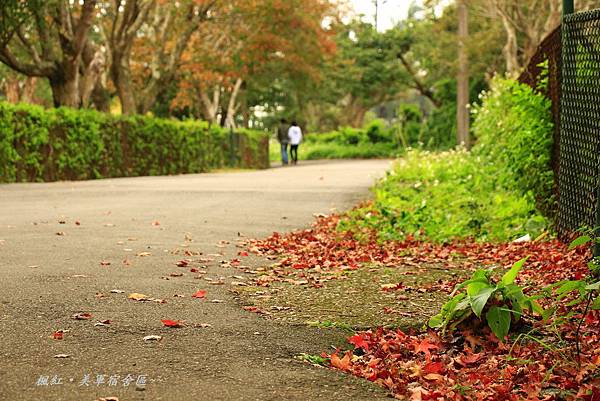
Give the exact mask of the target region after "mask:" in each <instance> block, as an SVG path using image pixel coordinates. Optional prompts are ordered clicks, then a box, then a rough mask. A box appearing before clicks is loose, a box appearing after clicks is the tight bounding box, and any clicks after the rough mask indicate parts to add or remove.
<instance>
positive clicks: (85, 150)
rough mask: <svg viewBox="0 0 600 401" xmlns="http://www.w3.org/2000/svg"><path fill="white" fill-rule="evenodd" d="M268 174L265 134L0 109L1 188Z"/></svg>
mask: <svg viewBox="0 0 600 401" xmlns="http://www.w3.org/2000/svg"><path fill="white" fill-rule="evenodd" d="M223 167H234V168H268V167H269V138H268V135H267V134H264V133H261V132H255V131H248V130H239V131H237V132H234V133H230V132H229V131H227V130H225V129H222V128H220V127H209V125H208V123H205V122H201V121H185V122H181V121H175V120H165V119H160V118H153V117H145V116H113V115H110V114H104V113H99V112H96V111H93V110H75V109H69V108H58V109H49V110H46V109H43V108H42V107H39V106H33V105H25V104H19V105H13V104H9V103H4V102H0V182H24V181H30V182H34V181H57V180H86V179H95V178H109V177H136V176H145V175H170V174H185V173H199V172H205V171H208V170H210V169H215V168H223Z"/></svg>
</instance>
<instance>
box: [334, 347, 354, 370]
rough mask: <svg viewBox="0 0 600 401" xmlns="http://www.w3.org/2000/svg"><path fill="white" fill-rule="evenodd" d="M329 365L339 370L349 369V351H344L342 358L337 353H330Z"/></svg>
mask: <svg viewBox="0 0 600 401" xmlns="http://www.w3.org/2000/svg"><path fill="white" fill-rule="evenodd" d="M331 366H332V367H334V368H336V369H340V370H346V371H347V370H350V366H351V364H350V351H348V352H346V355H344V357H343V358H340V357H339V356H338V354H333V355H331Z"/></svg>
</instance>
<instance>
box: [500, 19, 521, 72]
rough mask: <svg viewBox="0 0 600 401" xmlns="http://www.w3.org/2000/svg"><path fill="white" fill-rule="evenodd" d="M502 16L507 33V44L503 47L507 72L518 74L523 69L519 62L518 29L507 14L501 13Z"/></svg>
mask: <svg viewBox="0 0 600 401" xmlns="http://www.w3.org/2000/svg"><path fill="white" fill-rule="evenodd" d="M500 18H501V19H502V25H503V26H504V31H505V33H506V44H505V45H504V49H502V52H503V53H504V58H505V59H506V72H507V73H508V74H509V75H516V74H518V72H519V70H520V69H521V66H520V64H519V45H518V42H517V30H516V29H515V27H514V26H513V25H512V24H511V23H510V21H509V20H508V18H506V16H505V15H503V14H501V15H500Z"/></svg>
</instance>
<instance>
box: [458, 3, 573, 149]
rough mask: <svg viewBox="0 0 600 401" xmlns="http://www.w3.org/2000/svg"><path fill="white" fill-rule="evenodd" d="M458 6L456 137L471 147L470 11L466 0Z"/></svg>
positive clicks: (462, 143) (464, 144)
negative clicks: (468, 45) (468, 47)
mask: <svg viewBox="0 0 600 401" xmlns="http://www.w3.org/2000/svg"><path fill="white" fill-rule="evenodd" d="M565 1H566V0H565ZM457 6H458V75H457V77H456V84H457V88H456V94H457V95H456V127H457V130H456V137H457V138H456V139H457V140H458V144H459V145H462V146H465V147H466V148H469V145H470V144H469V125H470V124H469V55H468V53H467V41H468V39H469V11H468V9H467V4H466V0H457Z"/></svg>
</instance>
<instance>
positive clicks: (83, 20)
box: [0, 0, 101, 107]
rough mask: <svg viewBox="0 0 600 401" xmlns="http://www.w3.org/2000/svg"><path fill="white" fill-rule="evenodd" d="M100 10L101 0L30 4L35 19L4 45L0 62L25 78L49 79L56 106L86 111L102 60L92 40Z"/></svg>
mask: <svg viewBox="0 0 600 401" xmlns="http://www.w3.org/2000/svg"><path fill="white" fill-rule="evenodd" d="M96 5H97V0H82V1H79V2H72V1H69V0H52V1H49V2H46V3H44V4H43V5H41V6H40V7H35V6H37V4H34V3H31V4H30V3H27V4H26V6H27V12H28V14H29V15H30V16H31V18H30V19H28V20H26V21H24V22H23V23H22V24H20V25H18V26H17V27H15V30H14V33H13V34H12V35H9V36H7V39H8V40H7V41H6V42H5V43H3V44H0V62H2V63H4V64H5V65H7V66H8V67H10V68H11V69H13V70H15V71H17V72H19V73H21V74H23V75H25V76H28V77H42V78H46V79H48V81H49V83H50V86H51V88H52V94H53V99H54V104H55V105H56V106H71V107H80V106H82V104H83V103H84V102H85V98H86V97H88V96H90V94H91V91H90V90H87V88H86V84H88V83H89V82H90V81H93V80H94V79H93V77H92V75H95V74H96V73H97V70H98V69H97V65H98V64H99V63H100V61H99V60H98V59H99V58H100V57H101V55H100V54H99V53H96V52H93V51H92V50H91V46H90V41H89V34H90V30H91V27H92V25H93V23H94V20H95V18H96V11H97V10H96ZM86 53H87V54H86ZM84 55H85V56H86V57H84Z"/></svg>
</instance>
